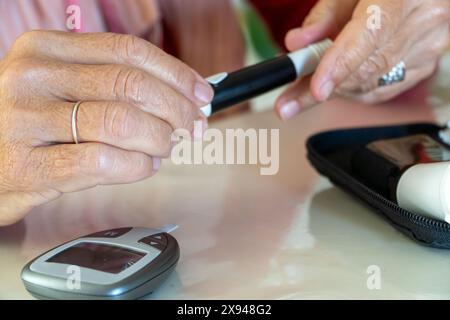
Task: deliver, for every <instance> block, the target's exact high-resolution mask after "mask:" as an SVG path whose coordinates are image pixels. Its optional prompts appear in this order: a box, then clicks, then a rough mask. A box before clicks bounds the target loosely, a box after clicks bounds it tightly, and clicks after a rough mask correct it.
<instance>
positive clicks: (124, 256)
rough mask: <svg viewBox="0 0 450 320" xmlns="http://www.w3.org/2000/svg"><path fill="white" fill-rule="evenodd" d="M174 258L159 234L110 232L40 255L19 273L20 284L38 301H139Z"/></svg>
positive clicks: (166, 237)
mask: <svg viewBox="0 0 450 320" xmlns="http://www.w3.org/2000/svg"><path fill="white" fill-rule="evenodd" d="M179 256H180V250H179V246H178V243H177V241H176V240H175V238H174V237H172V236H171V235H170V234H168V233H166V232H164V231H162V230H157V229H145V228H121V229H113V230H107V231H102V232H98V233H94V234H91V235H88V236H85V237H81V238H79V239H76V240H73V241H70V242H68V243H65V244H63V245H61V246H59V247H56V248H54V249H52V250H50V251H48V252H46V253H44V254H43V255H41V256H39V257H38V258H36V259H35V260H33V261H31V262H30V263H28V264H27V265H26V266H25V267H24V268H23V270H22V280H23V282H24V284H25V287H26V289H27V290H28V291H29V292H30V293H31V294H32V295H33V296H35V297H36V298H41V299H139V298H143V297H145V296H147V295H148V294H150V293H152V292H153V291H154V290H155V289H156V288H157V287H158V286H159V285H160V284H162V282H163V281H164V280H165V279H166V278H167V277H168V276H169V275H170V273H171V272H172V271H173V270H174V269H175V266H176V264H177V262H178V259H179Z"/></svg>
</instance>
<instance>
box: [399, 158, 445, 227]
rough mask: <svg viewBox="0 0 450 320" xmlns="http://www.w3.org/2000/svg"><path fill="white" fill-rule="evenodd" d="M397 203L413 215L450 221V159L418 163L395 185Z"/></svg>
mask: <svg viewBox="0 0 450 320" xmlns="http://www.w3.org/2000/svg"><path fill="white" fill-rule="evenodd" d="M397 202H398V205H399V206H400V207H401V208H403V209H406V210H409V211H411V212H413V213H415V214H419V215H423V216H427V217H432V218H435V219H438V220H443V221H446V222H447V223H450V162H439V163H429V164H418V165H415V166H412V167H411V168H409V169H408V170H406V171H405V172H404V173H403V175H402V176H401V178H400V180H399V182H398V185H397Z"/></svg>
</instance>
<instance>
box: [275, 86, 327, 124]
mask: <svg viewBox="0 0 450 320" xmlns="http://www.w3.org/2000/svg"><path fill="white" fill-rule="evenodd" d="M310 82H311V77H307V78H304V79H299V80H298V81H296V82H295V83H294V84H293V85H291V86H290V87H289V88H288V89H287V90H286V91H285V92H284V93H283V94H282V95H281V96H280V97H279V98H278V100H277V101H276V103H275V111H276V113H277V115H278V116H279V117H280V119H282V120H284V121H286V120H289V119H291V118H292V117H294V116H295V115H297V114H299V113H300V112H302V111H305V110H307V109H309V108H311V107H313V106H315V105H317V104H318V101H317V100H316V99H315V98H314V97H313V95H312V94H311V91H310Z"/></svg>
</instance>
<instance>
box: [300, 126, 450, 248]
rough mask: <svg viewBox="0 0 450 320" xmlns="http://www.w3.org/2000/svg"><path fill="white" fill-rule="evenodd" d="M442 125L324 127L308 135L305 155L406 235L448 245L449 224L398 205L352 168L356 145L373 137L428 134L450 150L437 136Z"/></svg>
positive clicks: (319, 168)
mask: <svg viewBox="0 0 450 320" xmlns="http://www.w3.org/2000/svg"><path fill="white" fill-rule="evenodd" d="M443 129H444V128H443V127H440V126H437V125H435V124H427V123H419V124H405V125H398V126H388V127H373V128H356V129H344V130H334V131H327V132H323V133H319V134H316V135H314V136H312V137H310V138H309V139H308V141H307V150H308V159H309V161H310V162H311V164H312V165H313V166H314V167H315V168H316V170H318V171H319V173H320V174H322V175H324V176H326V177H328V178H329V179H330V181H331V182H332V183H333V184H335V185H336V186H338V187H340V188H342V189H343V190H345V191H346V192H348V193H350V194H351V195H353V196H356V197H357V198H359V199H361V200H363V201H364V202H365V203H366V204H367V205H369V206H370V207H371V208H372V209H373V210H374V211H375V212H376V213H378V214H380V215H381V216H383V217H384V218H385V219H386V220H387V221H388V222H389V223H390V224H391V225H392V226H393V227H395V228H396V229H398V230H399V231H401V232H402V233H404V234H405V235H407V236H408V237H410V238H412V239H414V240H416V241H417V242H419V243H421V244H423V245H427V246H431V247H435V248H441V249H450V224H448V223H446V222H444V221H439V220H435V219H432V218H428V217H425V216H421V215H417V214H414V213H412V212H409V211H407V210H404V209H402V208H400V207H399V206H398V205H397V204H396V203H394V202H393V201H390V200H389V199H387V198H386V197H384V196H383V195H381V194H379V193H378V192H376V191H374V190H373V189H371V188H370V187H369V186H367V185H365V184H364V182H363V181H362V180H361V179H360V178H358V176H357V175H355V174H354V172H352V170H353V169H352V166H351V161H352V160H351V159H352V156H353V154H354V153H355V152H356V151H357V150H358V149H359V148H362V147H364V146H365V145H367V144H369V143H371V142H373V141H376V140H384V139H390V138H401V137H406V136H409V135H416V134H428V135H430V136H432V137H433V138H434V139H436V140H438V141H439V142H441V143H442V144H443V145H445V146H446V147H448V148H449V150H450V145H448V144H446V143H445V142H444V141H442V139H441V138H440V136H439V132H440V131H441V130H443ZM449 196H450V195H449Z"/></svg>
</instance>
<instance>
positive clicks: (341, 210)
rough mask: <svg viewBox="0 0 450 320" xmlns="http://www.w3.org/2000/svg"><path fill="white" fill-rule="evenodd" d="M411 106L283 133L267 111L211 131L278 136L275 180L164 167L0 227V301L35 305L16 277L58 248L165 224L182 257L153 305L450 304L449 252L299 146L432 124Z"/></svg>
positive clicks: (311, 114) (345, 105) (239, 171)
mask: <svg viewBox="0 0 450 320" xmlns="http://www.w3.org/2000/svg"><path fill="white" fill-rule="evenodd" d="M417 104H418V106H416V105H415V104H414V103H408V104H404V105H400V104H398V103H391V104H390V105H385V106H377V107H373V106H372V107H367V106H362V105H358V104H353V103H349V102H344V101H334V102H330V103H328V104H327V105H324V106H320V107H317V108H316V109H313V110H311V111H308V112H307V113H305V114H304V115H302V116H301V117H298V118H296V119H295V120H293V121H292V122H289V123H287V124H283V123H282V122H280V121H279V120H277V119H276V118H275V116H274V115H273V114H272V113H271V112H267V113H261V114H247V115H242V116H237V117H234V118H229V119H226V120H223V121H221V122H218V123H214V124H213V126H214V127H218V128H220V129H225V128H280V139H281V145H280V153H281V154H280V157H281V158H280V171H279V173H278V174H277V175H275V176H261V175H259V169H258V167H257V166H242V165H241V166H239V165H235V166H206V165H202V166H175V165H174V164H171V163H170V162H167V161H166V162H165V163H163V167H162V170H161V172H160V173H159V174H158V175H157V176H156V177H155V178H153V179H150V180H148V181H144V182H141V183H138V184H134V185H127V186H113V187H98V188H96V189H93V190H89V191H85V192H80V193H75V194H70V195H65V196H64V197H62V198H61V199H59V200H57V201H55V202H53V203H50V204H48V205H45V206H42V207H40V208H37V209H35V210H34V211H33V212H32V213H31V214H30V215H28V216H27V218H26V219H25V220H24V221H22V222H20V223H18V224H17V225H15V226H11V227H7V228H0V257H1V267H0V268H1V269H0V270H1V271H0V284H1V285H0V298H1V299H6V298H12V299H28V298H31V297H30V295H29V294H28V293H27V292H26V290H25V289H24V287H23V285H22V282H21V280H20V271H21V269H22V267H23V266H24V265H25V263H26V262H28V261H29V260H31V259H32V258H34V257H35V256H37V255H38V254H40V253H42V252H44V251H45V250H48V249H50V248H52V247H53V246H56V245H58V244H60V243H62V242H64V241H68V240H71V239H72V238H75V237H78V236H82V235H85V234H89V233H92V232H95V231H99V230H103V229H109V228H115V227H120V226H143V227H158V226H161V225H164V224H168V223H175V224H178V225H179V226H180V227H179V229H178V230H177V231H175V232H174V236H175V237H176V238H177V239H178V241H179V243H180V247H181V259H180V262H179V265H178V267H177V269H176V272H175V273H174V274H172V275H171V277H170V278H169V279H168V281H167V282H166V283H165V284H164V285H163V286H162V287H161V288H160V290H158V291H157V292H156V293H155V294H154V295H152V296H151V298H153V299H167V298H169V299H178V298H181V299H184V298H189V299H219V298H221V299H222V298H223V299H241V298H244V299H248V298H256V299H266V298H271V299H272V298H274V299H297V298H298V299H303V298H308V299H309V298H344V299H347V298H362V299H366V298H368V299H371V298H388V299H389V298H411V299H414V298H450V268H449V266H450V251H443V250H437V249H431V248H427V247H423V246H420V245H418V244H416V243H415V242H413V241H412V240H410V239H409V238H406V237H405V236H404V235H402V234H400V233H399V232H397V231H396V230H394V229H393V228H392V227H391V226H390V225H389V224H388V223H386V222H385V221H384V220H383V219H382V218H380V217H379V216H377V215H376V214H374V213H373V212H372V211H371V210H369V209H368V208H366V207H365V206H363V205H362V204H361V203H359V202H356V201H354V200H353V199H352V198H351V197H350V196H348V195H347V194H345V193H343V192H342V191H340V190H339V189H337V188H335V187H333V186H332V185H331V184H330V183H329V182H328V181H327V180H325V179H323V178H320V177H319V176H318V174H317V173H316V172H315V171H314V170H313V169H312V167H311V166H310V165H309V163H308V161H307V160H306V151H305V140H306V138H307V137H308V136H310V135H311V134H313V133H316V132H319V131H322V130H325V129H330V128H340V127H355V126H362V125H376V124H391V123H401V122H414V121H432V120H433V114H432V112H431V111H430V109H429V108H428V107H423V106H420V104H421V103H420V102H418V103H417ZM370 265H377V266H379V268H380V270H381V289H380V290H369V289H368V288H367V285H366V281H367V278H368V274H367V273H366V271H367V268H368V266H370Z"/></svg>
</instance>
